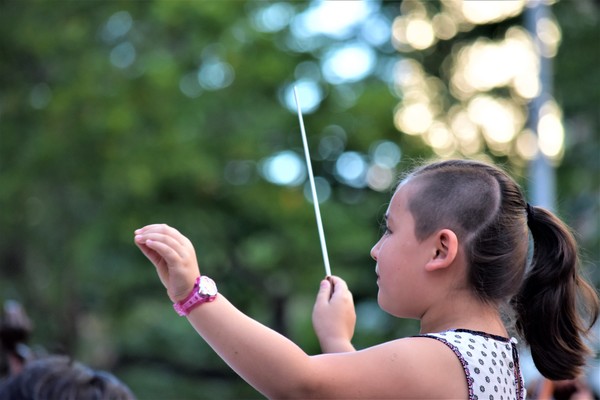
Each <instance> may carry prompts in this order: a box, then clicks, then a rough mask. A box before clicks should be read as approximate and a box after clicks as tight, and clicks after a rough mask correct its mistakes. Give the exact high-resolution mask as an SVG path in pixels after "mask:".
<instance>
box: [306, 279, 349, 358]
mask: <svg viewBox="0 0 600 400" xmlns="http://www.w3.org/2000/svg"><path fill="white" fill-rule="evenodd" d="M312 321H313V327H314V330H315V333H316V334H317V337H318V338H319V343H320V344H321V350H322V351H323V352H324V353H340V352H347V351H354V347H353V346H352V344H351V340H352V336H353V335H354V326H355V324H356V312H355V310H354V301H353V300H352V293H351V292H350V290H348V286H347V285H346V282H345V281H344V280H343V279H342V278H340V277H337V276H330V277H328V278H327V279H323V280H322V281H321V286H320V287H319V293H318V294H317V299H316V301H315V306H314V308H313V314H312Z"/></svg>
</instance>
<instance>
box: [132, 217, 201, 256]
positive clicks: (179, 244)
mask: <svg viewBox="0 0 600 400" xmlns="http://www.w3.org/2000/svg"><path fill="white" fill-rule="evenodd" d="M134 240H135V243H136V245H138V247H140V250H142V252H143V253H144V254H145V255H146V256H147V257H148V258H149V259H150V260H151V261H154V257H152V256H153V254H152V253H151V252H148V249H150V250H154V251H155V252H157V253H158V254H159V255H160V256H162V257H163V258H165V259H166V260H167V261H175V258H176V257H179V258H185V257H187V256H189V255H190V254H189V243H188V242H189V241H188V240H187V238H186V237H185V236H183V235H182V234H181V233H179V231H178V230H177V229H175V228H172V227H170V226H168V225H164V224H156V225H148V226H146V227H144V228H141V229H138V230H136V231H135V239H134ZM144 246H145V247H144Z"/></svg>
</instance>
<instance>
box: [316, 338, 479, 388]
mask: <svg viewBox="0 0 600 400" xmlns="http://www.w3.org/2000/svg"><path fill="white" fill-rule="evenodd" d="M318 358H319V359H320V360H321V361H322V362H318V363H316V365H315V367H316V368H315V369H313V372H314V373H315V374H319V373H323V374H324V375H323V376H327V375H328V376H330V377H332V375H331V372H332V371H334V372H333V378H334V381H335V382H336V384H334V385H331V383H332V382H331V381H329V382H328V384H327V385H326V386H328V387H329V388H330V389H331V390H332V393H321V394H322V395H324V396H322V397H327V396H328V395H331V396H334V397H347V398H350V397H365V394H367V393H368V396H366V397H369V398H398V399H401V398H413V399H414V398H468V385H467V382H466V379H465V373H464V370H463V368H462V365H461V364H460V362H459V360H458V358H457V357H456V355H455V354H454V353H453V352H452V350H450V349H449V348H448V347H447V346H445V345H444V344H443V343H441V342H438V341H436V340H431V339H429V338H424V337H408V338H403V339H397V340H393V341H390V342H386V343H382V344H380V345H377V346H373V347H369V348H366V349H364V350H359V351H356V352H352V353H339V354H325V355H322V356H319V357H318ZM319 371H320V372H319ZM327 372H329V373H327ZM321 387H322V386H321Z"/></svg>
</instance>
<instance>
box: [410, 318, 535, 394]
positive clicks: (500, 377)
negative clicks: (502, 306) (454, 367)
mask: <svg viewBox="0 0 600 400" xmlns="http://www.w3.org/2000/svg"><path fill="white" fill-rule="evenodd" d="M420 336H422V337H429V338H432V339H436V340H438V341H440V342H442V343H444V344H445V345H446V346H448V347H449V348H450V349H451V350H452V351H453V352H454V354H456V356H457V357H458V359H459V361H460V363H461V364H462V366H463V369H464V371H465V376H466V379H467V384H468V387H469V399H471V400H482V399H489V400H523V399H525V396H526V393H525V389H524V388H525V385H524V382H523V378H522V376H521V373H520V369H519V356H518V352H517V348H516V343H517V341H516V339H514V338H512V339H508V338H504V337H501V336H496V335H490V334H487V333H484V332H477V331H470V330H466V329H455V330H450V331H446V332H440V333H430V334H426V335H420Z"/></svg>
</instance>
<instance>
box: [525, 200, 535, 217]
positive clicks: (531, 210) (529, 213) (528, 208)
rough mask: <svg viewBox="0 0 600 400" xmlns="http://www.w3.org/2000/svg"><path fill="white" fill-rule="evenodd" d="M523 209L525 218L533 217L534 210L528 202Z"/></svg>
mask: <svg viewBox="0 0 600 400" xmlns="http://www.w3.org/2000/svg"><path fill="white" fill-rule="evenodd" d="M525 211H527V220H528V221H530V220H532V219H534V218H535V210H534V209H533V206H532V205H531V204H529V203H527V205H526V206H525Z"/></svg>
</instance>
